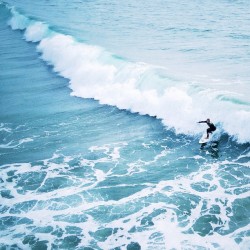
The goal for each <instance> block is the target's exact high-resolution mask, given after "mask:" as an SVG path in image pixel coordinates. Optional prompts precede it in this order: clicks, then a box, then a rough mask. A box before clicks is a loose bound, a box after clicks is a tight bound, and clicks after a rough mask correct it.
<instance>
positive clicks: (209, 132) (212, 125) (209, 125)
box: [198, 118, 216, 139]
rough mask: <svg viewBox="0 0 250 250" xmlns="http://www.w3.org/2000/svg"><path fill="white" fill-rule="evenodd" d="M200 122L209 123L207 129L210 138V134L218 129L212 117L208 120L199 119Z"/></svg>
mask: <svg viewBox="0 0 250 250" xmlns="http://www.w3.org/2000/svg"><path fill="white" fill-rule="evenodd" d="M198 123H206V124H207V125H208V127H209V128H208V129H207V138H206V139H208V138H209V134H212V133H213V131H215V130H216V127H215V126H214V124H213V123H212V122H211V121H210V119H209V118H208V119H207V120H206V121H199V122H198Z"/></svg>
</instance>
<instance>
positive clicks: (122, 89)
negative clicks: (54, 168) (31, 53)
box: [9, 8, 250, 143]
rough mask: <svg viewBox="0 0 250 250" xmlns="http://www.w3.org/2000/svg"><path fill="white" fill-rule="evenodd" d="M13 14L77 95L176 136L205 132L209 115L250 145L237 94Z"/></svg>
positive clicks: (248, 115) (246, 113)
mask: <svg viewBox="0 0 250 250" xmlns="http://www.w3.org/2000/svg"><path fill="white" fill-rule="evenodd" d="M10 10H11V14H12V16H11V19H10V20H9V25H10V26H11V28H12V29H14V30H16V29H19V30H23V31H24V37H25V39H26V40H27V41H29V42H36V43H38V45H37V49H38V51H39V52H40V53H41V58H42V59H43V60H44V61H46V62H47V63H48V64H49V65H51V66H52V67H53V68H54V71H56V72H58V73H59V74H60V75H61V76H63V77H65V78H67V79H69V82H70V88H71V89H72V95H74V96H78V97H83V98H94V99H95V100H98V101H99V102H100V103H101V104H108V105H113V106H116V107H118V108H119V109H126V110H130V111H131V112H138V113H139V114H142V115H145V114H147V115H150V116H155V117H157V118H158V119H161V120H162V122H163V124H164V125H165V126H167V127H171V128H173V129H174V130H175V131H176V132H177V133H184V134H189V135H196V134H199V133H201V131H202V130H204V126H198V125H197V123H196V121H198V120H201V119H206V118H207V117H210V118H211V119H212V121H214V122H215V123H218V124H220V127H222V129H223V130H224V131H225V132H226V133H228V134H229V135H230V136H232V137H233V138H234V139H235V140H237V141H238V142H240V143H245V142H249V141H250V133H249V131H248V128H247V126H246V125H245V124H249V123H250V104H249V103H247V102H243V101H241V99H240V98H241V96H240V95H239V94H238V93H234V92H232V91H231V92H229V91H226V90H221V89H216V88H215V87H214V86H213V87H211V88H209V87H207V88H204V87H201V86H199V85H198V84H193V83H189V82H183V81H181V80H179V79H175V78H173V77H172V76H169V75H168V73H167V69H165V68H162V67H157V66H154V65H149V64H145V63H142V62H130V61H128V60H125V59H123V58H120V57H118V56H116V55H113V54H111V53H110V52H108V51H106V50H105V49H103V48H101V47H97V46H93V45H89V44H84V43H81V42H78V41H77V40H76V39H75V38H74V37H72V36H69V35H65V34H61V33H58V32H55V31H53V30H52V29H50V27H49V26H48V25H47V24H45V23H43V22H40V21H35V20H33V19H30V18H28V17H26V16H24V15H22V14H20V13H19V12H17V11H16V10H15V9H14V8H10Z"/></svg>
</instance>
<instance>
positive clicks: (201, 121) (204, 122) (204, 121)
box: [198, 121, 207, 123]
mask: <svg viewBox="0 0 250 250" xmlns="http://www.w3.org/2000/svg"><path fill="white" fill-rule="evenodd" d="M198 123H207V121H199V122H198Z"/></svg>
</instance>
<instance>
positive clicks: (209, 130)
mask: <svg viewBox="0 0 250 250" xmlns="http://www.w3.org/2000/svg"><path fill="white" fill-rule="evenodd" d="M209 133H212V131H211V129H210V128H208V129H207V138H206V139H208V138H209Z"/></svg>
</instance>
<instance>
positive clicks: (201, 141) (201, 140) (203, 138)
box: [199, 133, 212, 144]
mask: <svg viewBox="0 0 250 250" xmlns="http://www.w3.org/2000/svg"><path fill="white" fill-rule="evenodd" d="M211 137H212V135H211V134H209V138H208V139H207V133H204V134H203V135H202V137H201V138H200V140H199V143H200V144H204V143H207V142H209V141H210V140H211Z"/></svg>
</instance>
